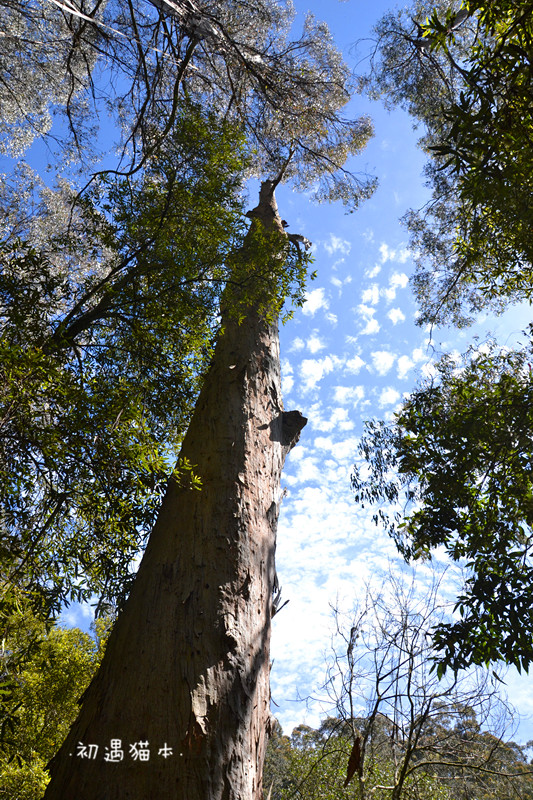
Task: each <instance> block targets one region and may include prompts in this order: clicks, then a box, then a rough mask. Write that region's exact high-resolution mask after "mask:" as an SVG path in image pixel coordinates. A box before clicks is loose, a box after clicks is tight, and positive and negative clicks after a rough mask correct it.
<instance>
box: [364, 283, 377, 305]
mask: <svg viewBox="0 0 533 800" xmlns="http://www.w3.org/2000/svg"><path fill="white" fill-rule="evenodd" d="M361 300H362V301H363V303H370V305H371V306H375V305H377V302H378V300H379V286H378V285H377V283H373V284H372V286H369V287H368V289H364V290H363V292H362V293H361Z"/></svg>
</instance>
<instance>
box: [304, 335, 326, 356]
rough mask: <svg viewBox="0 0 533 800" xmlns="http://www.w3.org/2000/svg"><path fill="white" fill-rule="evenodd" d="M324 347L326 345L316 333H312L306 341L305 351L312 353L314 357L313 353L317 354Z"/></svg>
mask: <svg viewBox="0 0 533 800" xmlns="http://www.w3.org/2000/svg"><path fill="white" fill-rule="evenodd" d="M325 346H326V345H325V344H324V342H323V341H322V339H321V338H320V336H319V335H318V332H317V331H313V333H312V334H311V336H310V337H309V339H308V340H307V349H308V350H309V352H310V353H313V355H314V354H315V353H318V352H319V351H320V350H323V349H324V348H325Z"/></svg>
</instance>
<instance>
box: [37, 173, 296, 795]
mask: <svg viewBox="0 0 533 800" xmlns="http://www.w3.org/2000/svg"><path fill="white" fill-rule="evenodd" d="M274 188H275V182H272V181H266V182H264V183H263V184H262V187H261V192H260V200H259V205H258V206H257V208H256V209H254V210H253V212H250V215H249V216H250V217H251V218H252V220H253V221H252V226H251V231H253V229H254V226H257V225H258V224H262V225H263V226H264V227H265V228H266V230H267V231H274V232H275V231H279V232H280V233H283V226H282V224H281V219H280V217H279V214H278V211H277V206H276V202H275V198H274ZM256 220H259V223H258V222H257V221H256ZM250 236H251V234H250V233H249V234H248V237H247V240H248V243H249V241H250ZM247 240H245V243H244V248H243V250H244V252H245V248H246V246H247ZM273 257H275V255H274V256H273ZM224 317H225V318H224V325H223V333H222V334H221V336H220V337H219V340H218V343H217V346H216V348H215V353H214V356H213V361H212V364H211V367H210V370H209V372H208V374H207V376H206V379H205V382H204V386H203V388H202V391H201V392H200V395H199V397H198V401H197V403H196V407H195V411H194V414H193V417H192V420H191V423H190V426H189V429H188V431H187V434H186V436H185V438H184V441H183V446H182V450H181V458H186V459H188V461H189V462H190V463H191V464H193V465H194V472H195V474H196V475H198V476H199V477H200V479H201V481H202V487H201V490H200V491H197V490H195V489H194V488H191V486H190V485H185V481H182V482H179V481H175V480H173V481H171V482H170V484H169V487H168V490H167V493H166V496H165V499H164V501H163V504H162V507H161V510H160V513H159V515H158V519H157V522H156V524H155V526H154V529H153V531H152V533H151V536H150V540H149V543H148V546H147V548H146V552H145V554H144V557H143V559H142V562H141V565H140V567H139V571H138V574H137V577H136V580H135V583H134V586H133V589H132V592H131V595H130V597H129V599H128V601H127V603H126V605H125V607H124V610H123V611H122V613H121V614H120V615H119V617H118V619H117V622H116V624H115V627H114V629H113V631H112V634H111V636H110V639H109V643H108V646H107V649H106V653H105V656H104V659H103V662H102V664H101V667H100V669H99V671H98V673H97V675H96V676H95V678H94V680H93V681H92V683H91V685H90V686H89V688H88V689H87V691H86V692H85V694H84V696H83V698H82V701H81V709H80V713H79V715H78V718H77V720H76V722H75V723H74V725H73V727H72V729H71V731H70V733H69V735H68V737H67V739H66V740H65V742H64V744H63V746H62V747H61V749H60V751H59V753H58V754H57V756H56V757H55V758H54V759H53V761H52V762H51V765H50V772H51V776H52V777H51V782H50V784H49V786H48V789H47V791H46V794H45V798H46V800H69V799H70V798H72V799H73V800H74V798H75V800H104V799H105V800H141V799H142V800H153V799H154V798H169V800H170V798H172V800H218V798H220V799H221V800H222V799H223V800H262V768H263V759H264V751H265V746H266V740H267V735H268V728H269V724H270V707H269V706H270V688H269V648H270V627H271V625H270V623H271V614H272V594H273V590H274V584H275V565H274V556H275V546H276V526H277V519H278V503H279V498H280V479H281V471H282V468H283V463H284V460H285V456H286V455H287V453H288V451H289V450H290V448H291V447H292V446H293V445H294V443H295V442H296V441H297V439H298V436H299V432H300V430H301V429H302V428H303V426H304V425H305V423H306V420H305V418H304V417H302V416H301V414H299V412H288V413H284V412H283V405H282V399H281V386H280V365H279V338H278V326H277V319H276V320H274V321H268V320H267V319H266V318H265V316H264V315H263V316H261V315H260V314H258V313H257V312H256V311H254V309H253V308H252V309H249V311H248V314H247V317H246V319H245V321H244V322H243V323H242V324H240V325H239V324H238V323H237V321H236V320H235V319H233V318H231V316H229V315H228V314H225V315H224ZM111 740H120V746H119V745H118V744H117V742H116V741H115V744H114V751H113V750H112V743H111ZM141 743H142V744H141ZM146 743H147V744H146ZM90 745H93V746H97V747H98V751H97V753H95V748H94V747H93V748H92V750H89V749H88V748H89V746H90ZM131 745H136V747H135V748H134V749H133V750H131ZM82 746H83V747H85V748H87V749H86V750H85V751H83V750H82ZM170 749H171V751H172V753H171V754H169V750H170ZM121 750H122V752H123V757H122V758H121V759H120V751H121ZM148 751H149V758H148V759H147V758H146V754H147V752H148ZM83 752H85V756H86V757H82V756H81V753H83ZM113 752H115V753H118V755H115V756H112V753H113ZM136 754H137V757H136ZM87 756H91V757H87ZM93 756H95V757H93ZM106 756H107V760H106ZM112 758H114V759H115V760H111V759H112Z"/></svg>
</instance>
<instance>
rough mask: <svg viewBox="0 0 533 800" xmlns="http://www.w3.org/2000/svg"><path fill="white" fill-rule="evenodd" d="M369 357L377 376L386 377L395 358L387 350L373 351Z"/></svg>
mask: <svg viewBox="0 0 533 800" xmlns="http://www.w3.org/2000/svg"><path fill="white" fill-rule="evenodd" d="M370 355H371V358H372V364H373V365H374V369H375V370H376V372H377V373H378V375H386V374H387V372H389V370H390V369H391V367H392V365H393V364H394V362H395V360H396V356H395V355H394V354H393V353H390V352H389V351H388V350H375V351H374V352H373V353H371V354H370Z"/></svg>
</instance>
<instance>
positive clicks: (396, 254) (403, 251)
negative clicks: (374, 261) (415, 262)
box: [379, 243, 411, 264]
mask: <svg viewBox="0 0 533 800" xmlns="http://www.w3.org/2000/svg"><path fill="white" fill-rule="evenodd" d="M379 252H380V253H381V263H382V264H385V263H386V262H387V261H397V262H398V263H399V264H405V262H406V261H408V260H409V258H410V255H411V253H410V251H409V249H408V248H407V247H405V246H400V248H399V249H398V250H393V249H391V248H390V247H389V246H388V245H387V244H385V243H383V244H381V245H380V247H379Z"/></svg>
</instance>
